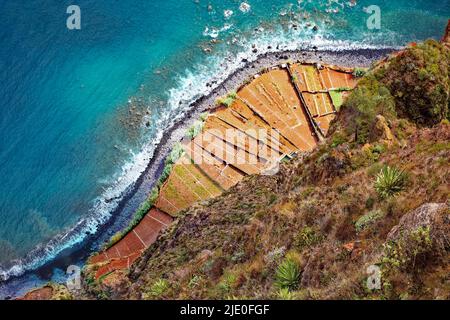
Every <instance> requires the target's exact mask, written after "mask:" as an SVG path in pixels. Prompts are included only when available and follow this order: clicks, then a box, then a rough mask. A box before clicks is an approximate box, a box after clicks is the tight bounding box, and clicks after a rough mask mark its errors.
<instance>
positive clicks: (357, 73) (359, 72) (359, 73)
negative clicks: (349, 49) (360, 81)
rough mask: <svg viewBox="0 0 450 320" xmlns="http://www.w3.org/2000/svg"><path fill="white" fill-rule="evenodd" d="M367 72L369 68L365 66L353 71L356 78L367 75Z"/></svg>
mask: <svg viewBox="0 0 450 320" xmlns="http://www.w3.org/2000/svg"><path fill="white" fill-rule="evenodd" d="M366 73H367V70H366V69H364V68H355V70H354V71H353V76H354V77H355V78H362V77H364V76H365V74H366Z"/></svg>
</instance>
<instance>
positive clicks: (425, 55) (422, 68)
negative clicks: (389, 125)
mask: <svg viewBox="0 0 450 320" xmlns="http://www.w3.org/2000/svg"><path fill="white" fill-rule="evenodd" d="M449 65H450V51H449V50H448V49H446V48H445V47H444V46H443V45H442V44H440V43H439V42H437V41H435V40H427V41H425V42H424V43H422V44H419V45H417V46H416V47H409V48H408V49H406V50H405V51H404V52H403V53H402V54H401V55H399V56H397V57H395V58H393V59H391V60H390V61H389V62H388V64H387V65H386V68H385V72H384V73H380V72H378V73H377V75H378V78H379V79H380V81H382V82H383V84H384V85H385V86H386V87H387V88H389V90H390V92H391V93H392V95H393V96H394V97H395V103H396V109H397V111H398V113H399V115H401V116H404V117H407V118H409V119H411V120H412V121H414V122H415V123H417V124H420V125H428V126H431V125H435V124H437V123H439V122H440V121H442V120H443V119H445V118H446V117H448V105H449V95H450V81H449V72H450V68H449Z"/></svg>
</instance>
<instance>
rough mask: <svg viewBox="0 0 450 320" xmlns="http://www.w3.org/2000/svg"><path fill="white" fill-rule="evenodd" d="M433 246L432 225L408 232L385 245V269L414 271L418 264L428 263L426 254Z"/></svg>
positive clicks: (387, 270) (388, 270) (383, 260)
mask: <svg viewBox="0 0 450 320" xmlns="http://www.w3.org/2000/svg"><path fill="white" fill-rule="evenodd" d="M432 247H433V241H432V240H431V236H430V227H419V228H417V229H416V230H413V231H411V232H406V233H405V234H403V235H402V237H401V238H400V239H398V240H396V241H390V242H388V243H386V244H385V245H384V254H383V259H382V262H383V268H384V271H385V272H387V273H389V272H390V271H395V270H401V271H413V270H415V269H416V266H417V265H418V264H420V263H427V261H428V259H427V257H426V255H427V253H430V251H432Z"/></svg>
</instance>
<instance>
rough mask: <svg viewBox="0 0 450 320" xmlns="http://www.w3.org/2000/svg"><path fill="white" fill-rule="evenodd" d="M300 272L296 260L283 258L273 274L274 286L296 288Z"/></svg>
mask: <svg viewBox="0 0 450 320" xmlns="http://www.w3.org/2000/svg"><path fill="white" fill-rule="evenodd" d="M300 273H301V272H300V267H299V265H298V263H297V262H296V261H294V260H293V259H289V258H286V259H284V261H283V262H282V263H281V264H280V265H279V266H278V269H277V272H276V274H275V286H276V287H277V288H279V289H288V290H295V289H297V287H298V282H299V279H300Z"/></svg>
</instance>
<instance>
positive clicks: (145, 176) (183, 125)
mask: <svg viewBox="0 0 450 320" xmlns="http://www.w3.org/2000/svg"><path fill="white" fill-rule="evenodd" d="M392 51H394V50H393V49H377V50H374V49H360V50H345V51H284V52H276V53H275V52H272V53H266V54H262V55H260V56H258V58H257V59H256V60H255V61H253V62H249V61H247V60H245V59H244V60H243V61H242V62H243V63H245V66H244V67H242V68H239V69H237V70H235V71H234V72H233V73H232V74H231V75H229V76H228V77H227V78H226V79H225V81H223V82H222V83H221V84H219V85H218V86H217V87H216V88H215V89H213V90H212V91H211V93H210V94H209V95H207V96H203V97H200V98H199V99H197V100H196V101H195V102H194V103H192V104H191V106H190V108H189V110H190V111H188V112H187V113H186V114H185V115H184V117H183V118H182V119H180V121H178V122H177V123H176V124H175V125H174V126H172V127H171V128H169V129H168V130H167V131H166V132H165V133H164V134H163V137H162V139H161V141H160V142H159V144H158V146H157V147H156V149H155V151H154V155H153V157H152V159H151V160H150V162H149V164H148V166H147V168H146V170H145V171H144V172H143V173H142V175H141V176H140V178H139V179H138V180H137V181H136V183H135V184H134V186H133V187H132V188H131V190H128V192H127V195H125V196H124V198H123V199H122V201H121V203H120V204H119V206H118V208H117V209H116V210H115V212H113V213H112V218H111V221H110V222H108V223H107V224H105V225H104V226H102V227H101V228H100V230H99V231H98V232H97V234H96V235H94V236H93V237H91V238H90V239H88V240H86V241H85V243H84V244H85V245H83V246H80V248H79V249H77V251H76V252H75V253H74V254H75V255H77V256H79V257H80V260H81V261H83V260H85V259H86V258H87V257H88V256H89V255H90V254H92V253H93V252H95V251H96V250H98V248H99V245H100V244H101V243H104V242H105V241H106V240H107V239H108V238H109V237H110V236H111V235H112V234H113V233H115V232H116V231H119V230H120V229H123V226H124V221H129V220H131V219H132V216H130V212H131V213H132V212H134V211H135V210H136V209H137V208H138V207H139V205H140V202H139V200H138V199H139V198H140V199H142V198H143V196H144V197H145V196H146V195H147V194H148V193H149V192H150V190H151V189H152V187H153V185H154V184H155V182H156V181H157V180H158V177H159V175H160V173H161V170H162V169H163V166H164V160H165V158H166V156H167V154H168V153H169V152H170V150H171V149H172V147H173V146H174V145H175V144H176V143H177V142H179V141H180V140H181V139H182V138H183V137H184V135H185V132H186V129H187V128H188V127H189V126H191V125H192V124H193V123H194V122H195V121H196V120H197V119H198V118H199V116H200V114H201V113H204V112H206V111H209V110H210V109H211V108H213V107H214V106H215V101H216V100H217V99H218V98H220V97H222V96H225V95H226V94H227V93H229V92H231V91H234V90H236V89H237V88H239V87H240V86H242V85H243V84H245V83H246V81H248V80H250V79H252V78H253V77H254V75H255V74H257V73H259V72H261V71H262V70H264V69H267V68H270V67H273V66H276V65H280V64H282V63H285V62H297V61H300V62H309V63H324V64H331V65H333V64H339V65H340V66H343V67H368V66H370V65H371V63H372V62H373V61H375V60H379V59H381V58H383V57H385V56H386V55H388V54H389V53H391V52H392ZM208 85H209V86H211V87H213V86H215V85H216V84H214V83H210V84H208ZM133 207H134V210H133ZM126 209H128V210H126ZM126 211H128V213H126ZM124 213H125V214H124ZM95 247H97V249H95ZM86 248H87V249H86ZM56 260H57V259H56ZM51 266H52V263H50V264H48V265H46V266H45V268H47V269H48V268H49V267H51ZM25 290H26V289H25ZM20 294H21V293H19V294H18V295H20ZM15 297H16V296H13V298H15Z"/></svg>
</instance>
